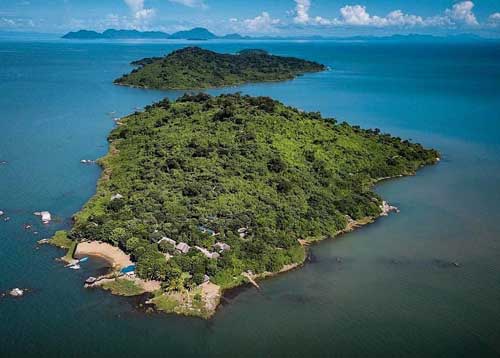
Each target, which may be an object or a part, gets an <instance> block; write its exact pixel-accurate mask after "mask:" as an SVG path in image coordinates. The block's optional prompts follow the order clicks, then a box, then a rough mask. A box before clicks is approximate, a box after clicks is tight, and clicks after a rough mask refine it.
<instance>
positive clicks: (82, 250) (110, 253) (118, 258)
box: [75, 241, 133, 269]
mask: <svg viewBox="0 0 500 358" xmlns="http://www.w3.org/2000/svg"><path fill="white" fill-rule="evenodd" d="M75 256H76V257H81V256H99V257H102V258H104V259H105V260H108V261H109V262H110V263H111V264H112V265H113V268H116V269H121V268H123V267H127V266H130V265H132V264H133V262H132V261H131V260H130V256H129V255H127V254H126V253H124V252H123V251H122V250H120V249H119V248H118V247H115V246H112V245H110V244H108V243H104V242H99V241H86V242H81V243H79V244H78V246H77V247H76V251H75Z"/></svg>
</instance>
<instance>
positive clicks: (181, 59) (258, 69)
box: [115, 47, 326, 89]
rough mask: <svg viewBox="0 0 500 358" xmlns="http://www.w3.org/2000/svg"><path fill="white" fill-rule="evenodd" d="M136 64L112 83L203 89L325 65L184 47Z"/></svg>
mask: <svg viewBox="0 0 500 358" xmlns="http://www.w3.org/2000/svg"><path fill="white" fill-rule="evenodd" d="M132 65H134V66H138V68H136V69H134V70H133V71H132V72H131V73H130V74H126V75H124V76H122V77H120V78H118V79H117V80H115V83H116V84H119V85H126V86H132V87H139V88H155V89H193V88H195V89H205V88H212V87H221V86H232V85H238V84H243V83H249V82H268V81H283V80H290V79H293V78H295V77H296V76H298V75H301V74H304V73H309V72H320V71H324V70H325V69H326V67H325V66H324V65H322V64H319V63H317V62H312V61H306V60H302V59H298V58H294V57H282V56H275V55H271V54H268V53H267V52H266V51H264V50H258V49H254V50H252V49H248V50H243V51H240V52H239V53H238V54H236V55H232V54H221V53H217V52H213V51H209V50H205V49H201V48H199V47H185V48H183V49H180V50H177V51H174V52H172V53H170V54H169V55H167V56H165V57H153V58H144V59H142V60H138V61H134V62H132Z"/></svg>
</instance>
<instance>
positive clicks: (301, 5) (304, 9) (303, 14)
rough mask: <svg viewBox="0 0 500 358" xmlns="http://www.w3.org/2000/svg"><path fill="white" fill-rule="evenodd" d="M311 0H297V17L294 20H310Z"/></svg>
mask: <svg viewBox="0 0 500 358" xmlns="http://www.w3.org/2000/svg"><path fill="white" fill-rule="evenodd" d="M310 8H311V1H310V0H295V17H294V19H293V21H295V22H296V23H297V24H307V23H308V22H309V9H310Z"/></svg>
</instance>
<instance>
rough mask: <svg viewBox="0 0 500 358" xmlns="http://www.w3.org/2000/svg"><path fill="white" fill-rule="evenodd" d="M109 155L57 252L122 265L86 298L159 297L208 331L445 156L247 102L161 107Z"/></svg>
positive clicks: (116, 137)
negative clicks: (394, 185) (255, 290)
mask: <svg viewBox="0 0 500 358" xmlns="http://www.w3.org/2000/svg"><path fill="white" fill-rule="evenodd" d="M109 142H110V149H109V153H108V154H107V155H106V156H105V157H104V158H102V159H101V160H100V161H99V163H100V164H101V165H102V167H103V173H102V176H101V178H100V180H99V182H98V186H97V192H96V194H95V195H94V196H93V197H92V198H91V199H90V200H89V201H88V203H87V204H86V205H85V206H84V208H83V209H82V210H81V212H79V213H77V214H76V215H75V216H74V226H73V228H72V229H71V230H70V231H68V232H65V231H60V232H58V233H56V235H55V236H54V237H53V238H52V239H51V240H50V241H51V242H52V243H53V244H55V245H58V246H61V247H65V248H67V249H68V254H67V255H66V257H65V260H66V261H68V262H70V263H71V262H72V261H73V262H74V260H75V258H74V257H75V256H77V257H82V256H83V255H94V254H96V255H101V256H103V257H106V258H107V259H109V260H110V261H112V262H113V263H114V265H115V271H113V272H112V273H111V274H109V275H106V276H104V277H100V278H89V280H88V281H87V286H89V287H93V286H100V287H103V288H105V289H108V290H110V291H112V292H113V293H116V294H121V295H138V294H141V293H143V292H152V298H151V300H150V301H149V302H150V303H152V304H154V305H156V307H157V309H159V310H163V311H166V312H175V313H179V314H185V315H194V316H200V317H204V318H208V317H210V316H211V315H213V314H214V312H215V310H216V307H217V305H218V303H219V300H220V295H221V292H222V291H223V290H225V289H228V288H231V287H235V286H238V285H241V284H244V283H246V282H249V281H250V282H253V283H255V280H257V279H260V278H263V277H266V276H269V275H273V274H276V273H279V272H284V271H287V270H290V269H293V268H295V267H297V266H299V265H301V264H302V263H303V262H304V260H305V257H306V250H305V245H307V244H308V243H311V242H314V241H317V240H323V239H326V238H333V237H335V236H337V235H339V234H341V233H343V232H346V231H350V230H352V229H354V228H355V227H356V226H359V225H363V224H367V223H369V222H371V221H373V220H374V219H375V218H377V217H379V216H380V215H383V214H386V213H387V211H388V210H390V207H389V206H388V204H387V203H385V202H384V201H383V200H382V199H381V198H380V197H379V196H378V195H377V194H376V193H374V192H373V190H372V187H373V185H374V183H376V182H377V181H378V180H381V179H384V178H391V177H398V176H403V175H412V174H414V173H415V171H416V170H417V169H418V168H420V167H422V166H423V165H427V164H433V163H435V162H436V161H437V160H438V159H437V158H438V155H439V154H438V153H437V152H436V151H435V150H432V149H425V148H423V147H422V146H421V145H420V144H416V143H411V142H409V141H407V140H401V139H400V138H397V137H392V136H390V135H388V134H382V133H380V131H379V130H378V129H375V130H366V129H361V128H360V127H358V126H351V125H348V124H347V123H345V122H343V123H338V122H337V121H336V120H335V119H333V118H323V117H322V116H321V115H320V114H319V113H318V112H303V111H300V110H298V109H295V108H292V107H288V106H285V105H284V104H282V103H280V102H278V101H275V100H272V99H271V98H268V97H250V96H243V95H240V94H229V95H220V96H217V97H212V96H210V95H207V94H201V93H200V94H196V95H189V94H185V95H183V96H182V97H180V98H178V99H177V100H176V101H175V102H171V101H169V100H168V99H164V100H162V101H160V102H158V103H155V104H153V105H151V106H147V107H146V108H145V111H143V112H136V113H134V114H132V115H130V116H128V117H125V118H123V119H122V120H121V121H119V123H118V126H117V127H116V128H115V129H114V130H113V131H112V132H111V134H110V136H109ZM255 284H256V283H255Z"/></svg>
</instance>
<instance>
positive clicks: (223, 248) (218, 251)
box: [158, 235, 231, 259]
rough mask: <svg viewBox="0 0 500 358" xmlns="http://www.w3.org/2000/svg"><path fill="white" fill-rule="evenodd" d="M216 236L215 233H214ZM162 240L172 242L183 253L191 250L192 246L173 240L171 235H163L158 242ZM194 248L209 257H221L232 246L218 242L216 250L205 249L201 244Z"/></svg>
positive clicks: (215, 246) (214, 246)
mask: <svg viewBox="0 0 500 358" xmlns="http://www.w3.org/2000/svg"><path fill="white" fill-rule="evenodd" d="M213 236H215V235H213ZM162 242H167V243H169V244H171V245H172V246H173V247H174V248H175V249H176V250H177V251H178V252H179V253H181V254H187V253H188V252H189V250H191V246H189V245H188V244H186V243H185V242H179V243H178V242H176V241H175V240H172V239H171V238H169V237H162V238H161V239H160V241H158V243H162ZM194 249H196V250H198V251H200V252H201V253H202V254H203V255H205V256H206V257H208V258H209V259H218V258H219V257H220V254H221V253H222V252H224V251H228V250H230V249H231V246H229V245H228V244H226V243H224V242H217V243H216V244H215V245H213V249H214V250H215V251H210V250H207V249H205V248H204V247H200V246H194Z"/></svg>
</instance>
